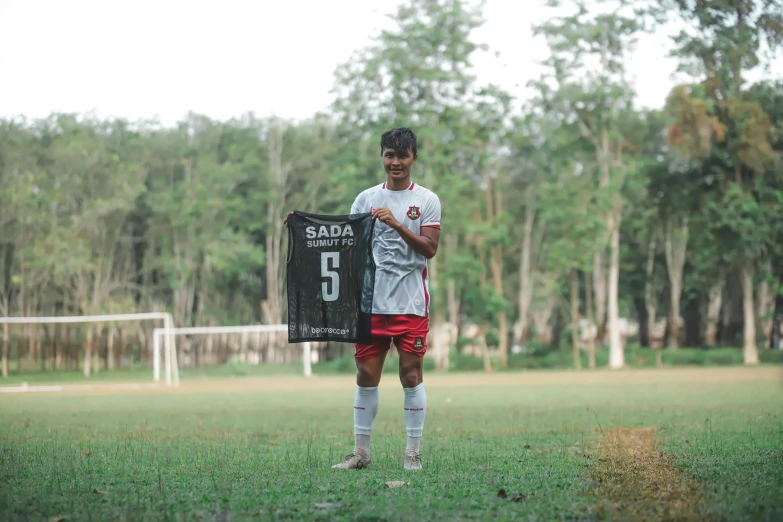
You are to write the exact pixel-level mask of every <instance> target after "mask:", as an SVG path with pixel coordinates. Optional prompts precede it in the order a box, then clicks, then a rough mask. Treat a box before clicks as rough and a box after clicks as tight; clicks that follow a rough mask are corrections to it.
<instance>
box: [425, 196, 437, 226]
mask: <svg viewBox="0 0 783 522" xmlns="http://www.w3.org/2000/svg"><path fill="white" fill-rule="evenodd" d="M421 226H422V227H432V228H437V229H438V230H440V198H438V196H437V195H436V194H430V197H429V199H428V200H427V204H426V205H424V209H423V210H422V214H421Z"/></svg>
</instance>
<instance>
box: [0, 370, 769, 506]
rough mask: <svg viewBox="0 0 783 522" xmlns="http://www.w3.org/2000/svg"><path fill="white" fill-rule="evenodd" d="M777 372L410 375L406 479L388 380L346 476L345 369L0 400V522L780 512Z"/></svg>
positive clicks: (396, 399)
mask: <svg viewBox="0 0 783 522" xmlns="http://www.w3.org/2000/svg"><path fill="white" fill-rule="evenodd" d="M781 377H783V372H781V370H780V369H779V368H775V367H766V368H750V369H745V368H723V369H676V370H635V371H624V372H618V373H612V372H608V371H596V372H583V373H579V374H576V373H568V372H529V373H519V374H514V373H504V374H497V375H489V376H487V375H481V374H462V375H459V374H457V375H443V376H441V375H429V376H425V383H426V385H427V395H428V401H429V402H428V411H427V422H426V426H425V438H424V442H423V443H422V453H423V462H424V466H425V468H424V469H423V470H422V471H420V472H418V473H411V472H404V471H403V470H402V458H403V451H404V448H405V425H404V417H403V411H402V399H403V395H402V391H401V390H400V387H399V383H398V382H397V381H396V380H395V379H394V376H393V375H388V376H386V377H384V381H383V382H382V384H381V405H380V412H379V414H378V418H377V420H376V424H375V433H374V435H373V446H372V452H373V455H372V456H373V467H372V468H371V469H368V470H361V471H336V470H332V469H330V466H331V465H332V464H334V463H336V462H338V461H340V460H341V458H342V457H343V456H344V454H345V453H347V452H348V451H350V449H351V448H352V425H353V422H352V419H353V416H352V415H353V414H352V409H351V405H352V401H353V393H354V384H353V382H352V379H351V377H349V376H328V377H327V376H321V377H315V378H313V379H310V380H304V379H302V378H292V377H279V376H278V377H268V378H263V379H261V378H245V379H231V380H214V379H210V380H197V379H190V380H188V379H183V381H182V385H181V387H180V388H179V389H177V390H167V389H161V388H146V387H144V388H140V389H135V390H130V389H127V388H116V387H113V386H112V385H111V384H110V383H109V382H105V383H103V384H98V385H96V387H95V388H94V389H91V390H79V389H75V390H70V391H69V390H68V389H67V388H66V390H65V391H63V392H59V393H14V394H0V416H1V417H2V425H0V520H14V521H16V520H52V519H58V518H60V517H67V518H66V519H67V520H96V521H97V520H155V521H157V520H215V521H227V520H364V521H385V520H388V521H391V520H416V521H418V520H547V521H548V520H600V519H612V520H715V521H720V520H726V521H734V520H747V521H765V520H768V521H772V520H783V386H782V385H781V383H782V381H781ZM618 428H623V429H618ZM390 481H402V482H406V483H407V484H405V485H404V486H401V487H396V488H390V487H388V486H387V482H390ZM501 490H502V492H501ZM499 492H500V494H499ZM324 504H326V505H324Z"/></svg>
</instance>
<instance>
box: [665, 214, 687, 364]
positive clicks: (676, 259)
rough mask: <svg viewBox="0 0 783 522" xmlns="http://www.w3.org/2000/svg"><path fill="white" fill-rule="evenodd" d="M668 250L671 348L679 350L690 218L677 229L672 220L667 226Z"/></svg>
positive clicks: (684, 220)
mask: <svg viewBox="0 0 783 522" xmlns="http://www.w3.org/2000/svg"><path fill="white" fill-rule="evenodd" d="M664 247H665V250H666V269H667V271H668V272H669V283H670V285H671V292H669V295H670V297H671V302H670V308H669V348H672V349H675V350H676V349H677V348H678V347H679V345H680V297H681V296H682V272H683V268H684V266H685V255H686V252H687V249H688V218H687V217H685V218H683V220H682V224H681V226H679V227H676V226H675V225H674V224H673V223H672V221H671V220H670V221H669V222H668V223H667V224H666V233H665V238H664Z"/></svg>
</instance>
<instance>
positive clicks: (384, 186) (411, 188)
mask: <svg viewBox="0 0 783 522" xmlns="http://www.w3.org/2000/svg"><path fill="white" fill-rule="evenodd" d="M414 185H415V183H414V182H412V181H411V184H410V185H408V189H407V190H413V186H414ZM381 188H384V189H386V182H385V181H384V182H383V187H381ZM387 190H389V191H391V189H387ZM400 192H405V191H404V190H401V191H400Z"/></svg>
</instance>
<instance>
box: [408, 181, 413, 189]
mask: <svg viewBox="0 0 783 522" xmlns="http://www.w3.org/2000/svg"><path fill="white" fill-rule="evenodd" d="M413 185H415V183H414V182H412V181H411V186H410V187H408V190H413Z"/></svg>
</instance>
